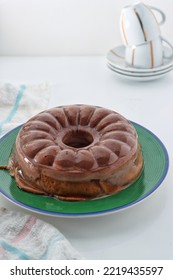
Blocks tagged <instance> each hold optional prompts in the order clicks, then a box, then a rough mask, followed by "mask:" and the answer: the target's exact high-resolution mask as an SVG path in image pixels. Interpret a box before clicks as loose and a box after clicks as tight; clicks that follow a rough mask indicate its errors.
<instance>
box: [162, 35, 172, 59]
mask: <svg viewBox="0 0 173 280" xmlns="http://www.w3.org/2000/svg"><path fill="white" fill-rule="evenodd" d="M161 40H162V41H163V42H165V43H166V44H167V45H168V46H169V47H170V49H171V51H172V54H171V55H168V56H166V55H165V53H164V52H163V57H164V58H171V57H173V46H172V44H171V43H170V42H169V41H167V40H166V39H165V38H163V37H161Z"/></svg>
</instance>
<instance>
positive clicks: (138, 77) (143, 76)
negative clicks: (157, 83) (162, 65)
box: [107, 63, 173, 82]
mask: <svg viewBox="0 0 173 280" xmlns="http://www.w3.org/2000/svg"><path fill="white" fill-rule="evenodd" d="M107 66H108V68H109V69H110V70H112V71H113V72H115V73H116V75H118V76H119V77H121V78H125V79H128V80H133V81H142V82H145V81H152V80H156V79H160V78H162V77H164V76H165V75H167V73H168V72H170V71H171V70H172V69H173V67H171V68H168V69H166V70H163V71H160V72H158V73H154V74H149V73H140V74H139V73H131V72H129V73H127V72H125V71H124V72H123V71H122V70H119V69H118V68H115V67H113V66H112V65H111V64H109V63H107Z"/></svg>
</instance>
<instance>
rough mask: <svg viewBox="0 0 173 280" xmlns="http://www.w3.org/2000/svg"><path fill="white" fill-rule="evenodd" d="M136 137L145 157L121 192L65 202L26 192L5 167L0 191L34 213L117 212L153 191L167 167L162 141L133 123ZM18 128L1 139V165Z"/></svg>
mask: <svg viewBox="0 0 173 280" xmlns="http://www.w3.org/2000/svg"><path fill="white" fill-rule="evenodd" d="M132 123H133V125H134V126H135V128H136V131H137V133H138V136H139V141H140V143H141V145H142V151H143V157H144V163H145V164H144V169H143V172H142V174H141V176H140V177H139V178H138V179H137V181H135V182H134V183H133V184H131V185H130V186H129V187H128V188H127V189H125V190H123V191H122V192H120V193H118V194H115V195H111V196H107V197H103V198H99V199H94V200H87V201H80V202H68V201H61V200H57V199H55V198H52V197H48V196H42V195H37V194H31V193H27V192H25V191H22V190H21V189H19V188H18V187H17V186H16V183H15V180H14V179H13V178H12V177H11V176H10V175H9V172H8V171H7V170H2V169H1V170H0V191H1V193H2V194H3V195H4V196H5V197H6V198H8V199H9V200H10V201H11V202H13V203H15V204H17V205H19V206H20V207H23V208H25V209H28V210H31V211H33V212H38V213H42V214H45V215H52V216H57V217H81V216H82V217H85V216H98V215H103V214H108V213H112V212H117V211H120V210H122V209H128V207H130V206H132V205H135V204H136V203H139V202H140V201H142V200H143V199H145V198H147V197H148V196H149V195H150V194H151V193H153V192H154V191H155V190H156V189H157V188H158V187H159V186H160V184H161V183H162V181H163V180H164V178H165V176H166V174H167V171H168V166H169V159H168V153H167V151H166V148H165V147H164V145H163V143H162V142H161V141H160V140H159V139H158V137H157V136H155V135H154V134H153V133H152V132H151V131H149V130H148V129H146V128H144V127H142V126H141V125H139V124H136V123H134V122H132ZM19 129H20V127H17V128H15V129H14V130H12V131H10V132H9V133H8V134H6V135H5V136H4V137H3V138H2V139H1V140H0V165H5V164H7V163H8V159H9V155H10V152H11V149H12V146H13V144H14V142H15V139H16V135H17V134H18V131H19Z"/></svg>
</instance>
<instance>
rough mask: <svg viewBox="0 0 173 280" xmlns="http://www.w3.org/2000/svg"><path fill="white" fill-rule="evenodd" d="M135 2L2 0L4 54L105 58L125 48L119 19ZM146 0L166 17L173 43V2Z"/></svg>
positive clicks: (165, 32)
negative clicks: (119, 46) (120, 45)
mask: <svg viewBox="0 0 173 280" xmlns="http://www.w3.org/2000/svg"><path fill="white" fill-rule="evenodd" d="M133 1H134V0H120V1H117V0H0V55H88V54H89V55H92V54H93V55H102V54H103V55H104V54H105V53H106V52H107V51H108V50H109V49H110V48H111V47H114V46H116V45H119V44H121V37H120V32H119V15H120V12H121V9H122V8H123V6H125V5H127V4H130V3H131V2H133ZM144 2H145V3H146V4H150V5H153V6H157V7H159V8H161V9H162V10H163V11H164V12H165V13H166V16H167V21H166V23H165V25H164V26H163V27H162V28H161V30H162V34H163V35H164V37H167V38H169V40H170V41H171V42H172V43H173V36H172V34H173V31H172V26H173V15H172V14H173V13H172V10H173V8H172V0H164V1H163V0H150V1H149V0H144Z"/></svg>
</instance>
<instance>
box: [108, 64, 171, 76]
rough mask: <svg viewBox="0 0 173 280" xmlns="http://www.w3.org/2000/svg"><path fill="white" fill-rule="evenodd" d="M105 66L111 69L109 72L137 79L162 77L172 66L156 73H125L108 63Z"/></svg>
mask: <svg viewBox="0 0 173 280" xmlns="http://www.w3.org/2000/svg"><path fill="white" fill-rule="evenodd" d="M107 66H108V67H109V68H111V70H114V71H115V72H119V73H121V74H124V75H128V76H137V77H144V76H150V77H151V76H156V75H162V74H164V73H168V72H170V71H172V70H173V65H172V66H170V67H168V68H166V69H163V70H160V71H157V72H152V73H148V72H131V71H125V70H121V69H119V68H117V67H115V66H113V65H112V64H110V63H107Z"/></svg>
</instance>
